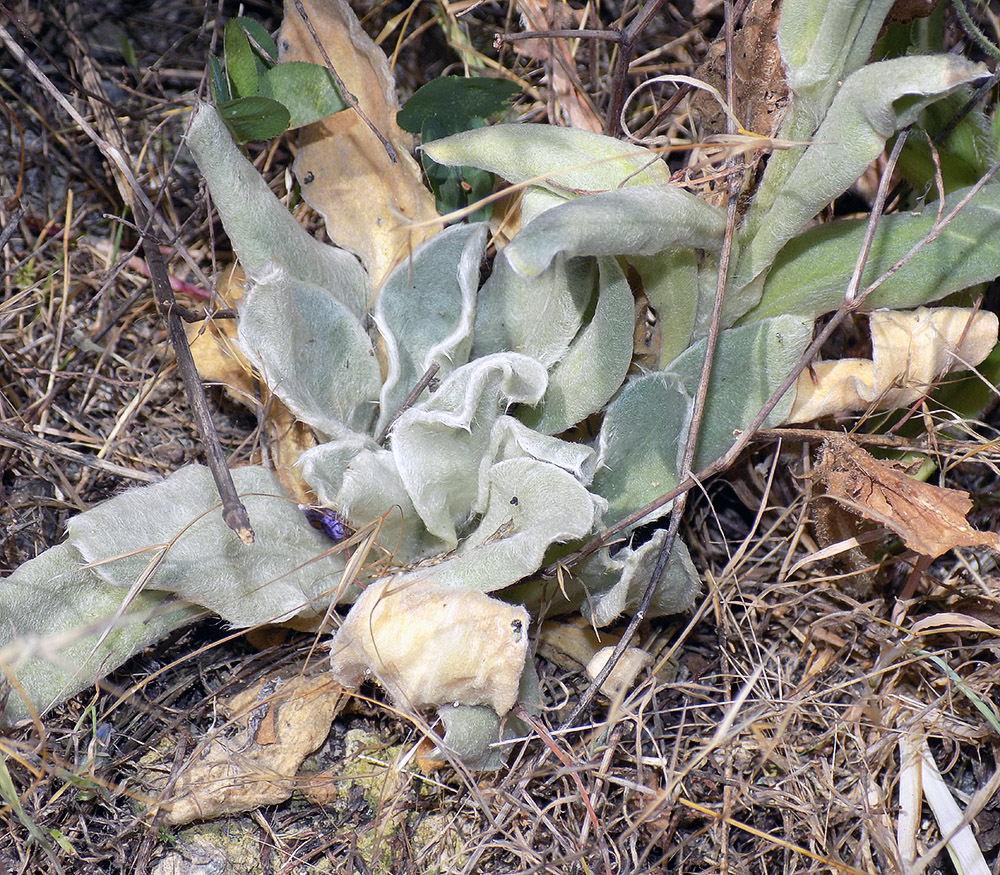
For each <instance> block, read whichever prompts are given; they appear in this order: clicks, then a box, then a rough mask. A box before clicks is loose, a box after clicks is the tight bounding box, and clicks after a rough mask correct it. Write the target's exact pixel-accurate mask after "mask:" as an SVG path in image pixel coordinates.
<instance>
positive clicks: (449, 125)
mask: <svg viewBox="0 0 1000 875" xmlns="http://www.w3.org/2000/svg"><path fill="white" fill-rule="evenodd" d="M519 91H520V89H519V88H518V87H517V85H515V84H514V83H513V82H510V81H508V80H507V79H486V78H483V77H470V78H463V77H461V76H441V77H440V78H438V79H433V80H431V81H430V82H428V83H427V84H426V85H424V86H423V87H422V88H420V89H418V90H417V91H416V92H415V93H414V95H413V96H412V97H411V98H410V99H409V100H408V101H407V102H406V105H405V106H404V107H403V108H402V109H401V110H400V111H399V113H398V114H397V115H396V123H397V124H398V125H399V126H400V127H401V128H403V130H406V131H409V132H410V133H413V134H420V138H421V140H422V141H423V142H424V143H429V142H431V141H432V140H440V139H441V138H443V137H447V136H450V135H451V134H457V133H459V132H461V131H468V130H471V129H473V128H479V127H482V126H483V124H484V123H485V121H486V119H489V118H492V117H493V116H497V115H499V114H500V113H502V112H504V111H505V110H506V109H507V108H508V101H510V99H511V98H512V97H513V96H514V95H515V94H517V93H518V92H519ZM422 162H423V166H424V173H426V174H427V181H428V182H429V183H430V185H431V188H432V189H433V191H434V198H435V200H436V202H437V209H438V212H440V213H450V212H451V211H452V210H457V209H461V208H462V207H465V206H467V205H468V204H470V203H475V202H476V201H477V200H480V199H482V198H484V197H486V196H487V195H488V194H489V193H490V192H491V191H492V190H493V177H492V175H491V174H489V173H486V172H484V171H482V170H477V169H475V168H473V167H445V166H444V165H442V164H438V163H436V162H435V161H433V160H431V159H430V158H429V157H427V156H426V155H424V156H422ZM488 218H489V207H484V208H483V209H482V210H480V211H478V212H477V213H476V214H474V215H472V216H470V217H469V221H471V222H478V221H484V220H485V219H488Z"/></svg>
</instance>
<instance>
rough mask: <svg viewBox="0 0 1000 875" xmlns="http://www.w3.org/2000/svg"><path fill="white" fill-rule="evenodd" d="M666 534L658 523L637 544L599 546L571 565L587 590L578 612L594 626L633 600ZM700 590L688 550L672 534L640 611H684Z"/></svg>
mask: <svg viewBox="0 0 1000 875" xmlns="http://www.w3.org/2000/svg"><path fill="white" fill-rule="evenodd" d="M666 534H667V533H666V530H665V529H659V530H658V531H656V532H654V533H653V537H652V538H650V539H649V540H648V541H647V542H646V543H645V544H643V545H642V546H640V547H636V548H635V549H632V548H631V547H629V546H625V547H622V548H621V549H620V550H619V551H618V552H617V553H615V555H614V556H611V555H610V554H609V552H608V549H607V548H604V549H602V550H600V551H598V552H597V553H596V554H594V556H592V557H591V558H589V559H587V560H586V561H585V562H582V563H580V565H579V566H577V568H576V569H575V570H574V576H576V577H578V578H579V579H580V580H582V581H583V583H584V585H585V586H586V587H587V592H588V598H587V599H586V600H585V601H584V602H583V605H582V608H583V613H584V616H585V617H587V619H588V620H590V621H591V622H592V623H593V624H594V625H595V626H607V625H608V624H609V623H613V622H614V621H615V620H616V619H617V618H618V617H620V616H621V615H622V614H625V613H631V612H633V611H635V609H636V608H637V607H638V606H639V602H640V601H642V596H643V594H644V593H645V591H646V587H647V586H648V585H649V581H650V579H651V577H652V574H653V568H654V567H655V565H656V560H657V558H658V556H659V553H660V550H661V548H662V547H663V542H664V539H665V538H666ZM700 591H701V578H699V577H698V571H697V569H695V567H694V563H693V562H692V561H691V554H690V553H689V552H688V549H687V545H686V544H685V543H684V542H683V541H682V540H681V539H680V538H677V539H675V540H674V544H673V547H672V548H671V551H670V558H669V559H668V560H667V565H666V567H665V568H664V569H663V575H662V577H661V578H660V583H659V585H658V586H657V587H656V592H655V593H654V594H653V601H652V602H650V606H649V611H648V612H647V613H646V616H647V617H664V616H669V615H670V614H679V613H681V612H682V611H686V610H687V609H688V608H690V607H691V605H692V604H693V603H694V600H695V598H696V597H697V596H698V593H699V592H700Z"/></svg>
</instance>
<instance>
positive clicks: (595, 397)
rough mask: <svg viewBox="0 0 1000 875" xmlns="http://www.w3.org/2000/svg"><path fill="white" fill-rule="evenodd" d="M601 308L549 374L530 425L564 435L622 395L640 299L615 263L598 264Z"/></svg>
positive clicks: (531, 413)
mask: <svg viewBox="0 0 1000 875" xmlns="http://www.w3.org/2000/svg"><path fill="white" fill-rule="evenodd" d="M598 265H599V270H600V280H599V282H598V296H597V309H596V310H595V311H594V316H593V318H592V319H591V320H590V322H589V323H588V324H587V325H586V326H585V327H584V328H583V330H582V331H581V332H580V334H579V336H578V337H577V338H576V339H575V340H574V341H573V343H572V344H571V345H570V348H569V351H568V352H567V353H566V355H565V356H564V357H563V358H562V360H561V361H560V362H559V363H558V364H557V365H556V366H555V367H554V368H553V369H552V372H551V373H550V374H549V385H548V388H547V389H546V390H545V397H544V398H543V399H542V403H541V404H540V405H539V406H538V407H537V408H536V409H535V410H532V411H526V412H525V414H524V421H525V423H526V424H527V425H529V426H531V427H532V428H534V429H536V430H537V431H540V432H542V433H543V434H558V433H559V432H561V431H565V430H566V429H567V428H569V427H570V426H572V425H575V424H576V423H577V422H579V421H580V420H582V419H585V418H586V417H588V416H589V415H590V414H591V413H595V412H597V411H598V410H600V409H601V408H602V407H603V406H604V405H605V404H606V403H607V402H608V399H609V398H611V396H612V395H613V394H614V393H615V392H617V391H618V388H619V387H620V386H621V384H622V380H624V379H625V374H626V373H628V366H629V362H630V361H631V359H632V343H633V338H632V332H633V325H632V321H633V315H634V300H633V298H632V290H631V289H630V288H629V284H628V281H627V280H626V279H625V274H624V273H622V270H621V268H620V267H619V266H618V262H617V261H615V260H614V259H613V258H600V259H598Z"/></svg>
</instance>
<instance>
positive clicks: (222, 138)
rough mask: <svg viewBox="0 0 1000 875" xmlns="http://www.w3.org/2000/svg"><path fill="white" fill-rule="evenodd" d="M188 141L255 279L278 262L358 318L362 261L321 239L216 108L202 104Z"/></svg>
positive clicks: (363, 300)
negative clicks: (239, 145)
mask: <svg viewBox="0 0 1000 875" xmlns="http://www.w3.org/2000/svg"><path fill="white" fill-rule="evenodd" d="M187 145H188V148H189V149H190V150H191V153H192V154H193V155H194V157H195V160H196V161H197V162H198V169H199V170H201V172H202V175H203V176H204V177H205V181H206V182H207V183H208V187H209V189H210V190H211V192H212V200H213V202H214V203H215V206H216V208H217V209H218V211H219V215H220V216H221V217H222V224H223V225H224V226H225V229H226V233H227V234H228V235H229V239H230V241H232V244H233V248H234V249H235V250H236V254H237V255H239V258H240V263H241V264H242V265H243V269H244V270H245V271H246V274H247V277H248V278H249V279H250V280H255V279H258V278H259V277H260V276H261V275H263V274H266V273H268V272H270V270H271V269H272V267H273V262H277V263H279V264H281V265H282V266H283V267H284V268H286V269H287V270H288V271H289V272H290V274H291V275H292V276H293V277H295V278H296V279H298V280H301V281H303V282H306V283H311V284H312V285H316V286H320V287H321V288H323V289H326V290H327V291H328V292H329V293H330V294H331V295H333V296H334V297H335V298H336V299H337V300H338V301H340V302H341V303H342V304H344V306H346V307H347V308H348V309H349V310H350V311H351V312H352V313H354V314H355V315H356V316H359V317H360V316H361V315H362V314H363V313H364V312H365V307H366V304H367V299H368V291H367V277H366V275H365V272H364V270H363V269H362V267H361V265H360V263H359V262H358V260H357V259H356V258H355V257H354V256H353V255H351V254H350V253H348V252H345V251H344V250H342V249H336V248H334V247H332V246H327V245H325V244H323V243H320V242H319V241H318V240H316V239H315V238H314V237H313V236H312V235H310V234H309V233H308V232H307V231H306V230H305V229H304V228H303V227H302V226H301V225H300V224H299V223H298V222H296V221H295V219H294V218H293V217H292V214H291V213H289V212H288V209H287V208H286V207H285V205H284V204H283V203H281V201H279V200H278V199H277V198H276V197H275V196H274V192H272V191H271V189H270V188H268V186H267V183H266V182H264V180H263V179H262V178H261V175H260V174H259V173H258V172H257V170H256V169H255V168H254V166H253V165H252V164H251V163H250V162H249V161H247V159H246V156H244V155H243V153H242V152H240V150H239V149H237V148H236V146H235V145H234V144H233V140H232V137H230V135H229V132H228V131H227V130H226V127H225V125H224V124H223V123H222V120H221V118H220V117H219V114H218V113H217V112H216V111H215V110H214V109H213V108H212V107H211V106H208V105H207V104H199V105H198V107H197V108H196V110H195V113H194V118H193V119H192V120H191V126H190V129H189V131H188V138H187Z"/></svg>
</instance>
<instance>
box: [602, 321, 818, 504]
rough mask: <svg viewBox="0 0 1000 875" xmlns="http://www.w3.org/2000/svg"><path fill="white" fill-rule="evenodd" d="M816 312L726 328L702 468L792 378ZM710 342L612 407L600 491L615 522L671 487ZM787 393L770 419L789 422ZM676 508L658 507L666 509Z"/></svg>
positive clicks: (700, 454) (703, 438) (701, 446)
mask: <svg viewBox="0 0 1000 875" xmlns="http://www.w3.org/2000/svg"><path fill="white" fill-rule="evenodd" d="M812 328H813V320H812V319H800V318H797V317H792V316H781V317H777V318H775V319H770V320H767V321H766V322H757V323H754V324H752V325H748V326H746V327H743V328H734V329H730V330H728V331H724V332H722V334H721V335H720V337H719V344H718V347H717V349H716V354H715V361H714V366H713V369H712V377H711V380H710V382H709V388H708V399H707V402H706V406H705V413H704V417H703V419H702V424H701V430H700V432H699V441H698V450H697V453H696V454H695V465H694V467H695V471H697V470H699V469H701V468H703V467H704V466H706V465H708V464H710V463H712V462H713V461H715V460H716V459H717V458H718V457H719V456H721V455H722V454H723V453H724V452H725V451H726V450H728V449H729V447H730V446H731V445H732V443H733V440H734V437H733V432H734V430H735V429H740V428H745V427H746V426H747V425H749V424H750V421H751V420H752V419H753V417H754V416H755V415H756V414H757V411H758V410H760V408H761V407H762V406H763V404H764V401H766V400H767V398H768V397H769V396H770V394H771V392H773V391H774V389H776V388H777V387H778V385H779V384H780V383H781V381H782V380H783V379H784V378H785V376H786V375H787V374H788V372H789V371H790V370H791V368H792V367H793V366H794V364H795V363H796V362H797V361H798V358H799V356H800V355H801V354H802V352H803V350H805V348H806V346H808V344H809V341H810V340H811V339H812ZM704 358H705V342H704V341H700V342H699V343H697V344H695V345H694V346H691V347H689V348H688V349H687V350H686V351H685V352H684V353H683V354H682V355H680V356H679V357H678V358H677V359H675V360H674V361H673V362H672V363H671V364H670V365H668V366H667V367H666V368H665V369H664V370H663V371H661V372H659V373H653V374H646V375H643V376H641V377H637V378H635V379H633V380H630V381H629V382H628V383H626V384H625V387H624V388H623V389H622V391H621V392H620V393H619V395H618V397H617V398H615V400H614V401H613V402H612V403H611V405H610V406H609V407H608V410H607V413H605V415H604V422H603V424H602V426H601V433H600V436H599V438H598V459H599V466H598V469H597V472H596V473H595V474H594V484H593V486H592V487H591V488H592V489H593V491H595V492H597V493H598V494H599V495H602V496H603V497H604V498H606V499H607V500H608V502H609V505H610V509H609V514H608V516H609V518H608V522H615V521H617V520H619V519H621V518H622V517H625V516H627V515H628V514H630V513H632V512H633V511H636V510H638V509H639V508H640V507H643V506H644V505H646V504H649V503H650V502H651V501H653V499H655V498H658V497H659V496H660V495H663V494H664V493H665V492H668V491H670V490H671V489H672V488H673V487H674V486H676V485H677V483H678V482H679V481H680V474H681V471H680V463H681V459H682V456H683V450H684V441H685V439H686V437H687V431H688V428H689V426H690V420H691V405H692V399H693V398H694V393H695V391H696V390H697V385H698V378H699V375H700V372H701V366H702V363H703V361H704ZM792 394H793V393H792V392H787V393H786V394H785V397H784V398H783V399H782V400H781V402H779V404H778V405H777V407H775V409H774V410H773V411H772V412H771V414H770V416H769V417H768V419H767V420H766V422H767V423H770V424H778V423H780V422H782V421H783V420H784V418H785V416H787V414H788V410H789V409H790V407H791V404H792V400H793V399H792ZM668 509H669V507H667V508H663V509H661V510H660V511H659V512H658V513H665V512H666V511H667V510H668Z"/></svg>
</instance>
